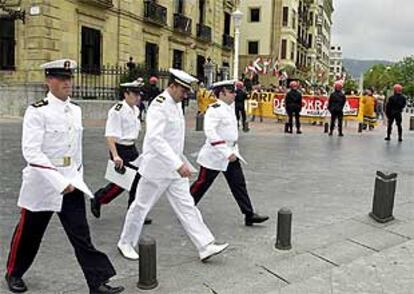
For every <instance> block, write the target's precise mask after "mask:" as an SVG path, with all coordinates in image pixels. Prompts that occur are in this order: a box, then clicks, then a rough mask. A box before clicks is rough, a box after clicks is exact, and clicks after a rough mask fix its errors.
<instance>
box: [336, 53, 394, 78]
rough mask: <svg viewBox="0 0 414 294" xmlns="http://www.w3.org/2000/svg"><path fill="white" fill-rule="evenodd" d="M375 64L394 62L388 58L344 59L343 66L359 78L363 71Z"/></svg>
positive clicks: (354, 76)
mask: <svg viewBox="0 0 414 294" xmlns="http://www.w3.org/2000/svg"><path fill="white" fill-rule="evenodd" d="M374 64H385V65H389V64H393V62H391V61H386V60H360V59H350V58H344V59H343V66H344V67H345V69H346V71H347V72H348V73H350V74H351V75H352V77H353V78H355V79H358V78H359V76H360V75H361V73H363V72H365V71H366V70H367V69H369V68H371V67H372V66H373V65H374Z"/></svg>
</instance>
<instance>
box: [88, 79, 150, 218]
mask: <svg viewBox="0 0 414 294" xmlns="http://www.w3.org/2000/svg"><path fill="white" fill-rule="evenodd" d="M120 86H121V97H122V101H120V102H118V103H117V104H115V105H114V106H113V107H111V109H110V110H109V111H108V118H107V120H106V127H105V137H106V141H107V144H108V148H109V152H110V158H111V160H113V162H114V163H115V166H116V168H118V169H122V168H123V166H124V165H125V166H128V167H129V168H132V169H135V170H137V169H138V168H137V167H136V166H134V165H133V164H132V163H131V162H133V161H135V160H136V159H137V158H138V155H139V154H138V150H137V148H136V147H135V143H136V141H137V139H138V136H139V132H140V130H141V120H140V111H139V109H138V107H137V106H136V105H137V104H138V103H139V102H140V101H141V99H142V97H143V92H142V91H143V87H144V83H143V82H142V81H139V80H136V81H133V82H129V83H123V84H121V85H120ZM139 178H140V175H139V173H137V174H136V176H135V179H134V181H133V183H132V185H131V189H130V191H129V199H128V207H129V206H130V205H131V203H132V202H133V201H134V199H135V191H136V189H137V184H138V181H139ZM123 191H124V189H123V188H121V187H119V186H118V185H116V184H114V183H109V184H108V185H106V186H105V187H104V188H101V189H99V190H98V191H97V192H96V193H95V197H94V198H93V199H91V212H92V214H93V215H94V216H95V217H96V218H99V217H100V216H101V205H102V204H108V203H110V202H111V201H112V200H114V199H115V198H116V197H118V196H119V195H120V194H121V193H122V192H123ZM145 223H147V224H149V223H151V220H150V219H146V220H145Z"/></svg>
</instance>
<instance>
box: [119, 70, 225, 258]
mask: <svg viewBox="0 0 414 294" xmlns="http://www.w3.org/2000/svg"><path fill="white" fill-rule="evenodd" d="M170 74H171V76H170V81H169V83H168V88H167V89H166V90H165V91H164V92H162V93H161V94H160V95H158V96H157V97H156V98H155V99H154V100H153V101H152V103H151V105H150V106H149V108H148V112H147V118H146V124H147V130H146V134H145V138H144V145H143V154H142V155H141V158H140V159H141V162H140V164H139V173H140V174H141V179H140V181H139V183H138V188H137V194H136V197H135V200H134V202H133V203H132V204H131V206H130V208H129V210H128V213H127V215H126V218H125V224H124V228H123V231H122V234H121V237H120V240H119V242H118V249H119V250H120V252H121V254H122V255H123V256H124V257H125V258H128V259H138V254H137V252H136V251H135V249H134V247H135V246H136V245H137V243H138V239H139V236H140V235H141V231H142V225H143V223H144V219H145V217H146V215H147V213H148V212H149V211H150V209H151V208H152V207H153V205H154V204H155V203H156V202H157V200H158V199H159V198H160V196H161V195H162V194H163V193H165V194H166V196H167V198H168V200H169V202H170V204H171V206H172V207H173V209H174V211H175V213H176V214H177V217H178V219H179V220H180V222H181V224H182V225H183V227H184V229H185V231H186V233H187V235H188V236H189V237H190V239H191V241H192V242H193V243H194V245H195V246H196V247H197V250H198V252H199V257H200V259H201V261H206V260H207V259H208V258H210V257H211V256H213V255H215V254H218V253H220V252H222V251H223V250H225V249H226V248H227V247H228V244H220V245H219V244H216V243H215V242H214V236H213V235H212V234H211V232H210V230H209V229H208V228H207V226H206V225H205V224H204V222H203V219H202V216H201V213H200V211H199V210H198V209H197V207H195V205H194V200H193V198H192V197H191V195H190V186H189V179H188V178H189V177H190V176H191V166H190V165H189V164H188V163H187V160H186V159H185V157H184V155H183V151H184V139H185V121H184V115H183V111H182V108H181V102H182V100H183V99H185V98H186V96H187V93H188V92H189V91H191V83H192V82H196V81H197V79H195V78H193V77H192V76H190V75H189V74H187V73H186V72H183V71H181V70H177V69H170Z"/></svg>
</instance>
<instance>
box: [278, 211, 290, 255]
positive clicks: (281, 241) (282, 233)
mask: <svg viewBox="0 0 414 294" xmlns="http://www.w3.org/2000/svg"><path fill="white" fill-rule="evenodd" d="M291 234H292V211H291V210H290V209H288V208H281V209H280V210H279V211H278V213H277V232H276V244H275V247H276V249H279V250H289V249H291V248H292V244H291Z"/></svg>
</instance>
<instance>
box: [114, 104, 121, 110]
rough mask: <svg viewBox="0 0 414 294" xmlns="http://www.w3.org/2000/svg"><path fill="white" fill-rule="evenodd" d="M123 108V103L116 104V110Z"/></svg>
mask: <svg viewBox="0 0 414 294" xmlns="http://www.w3.org/2000/svg"><path fill="white" fill-rule="evenodd" d="M121 108H122V103H118V104H117V105H116V106H115V110H116V111H119V110H121Z"/></svg>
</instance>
